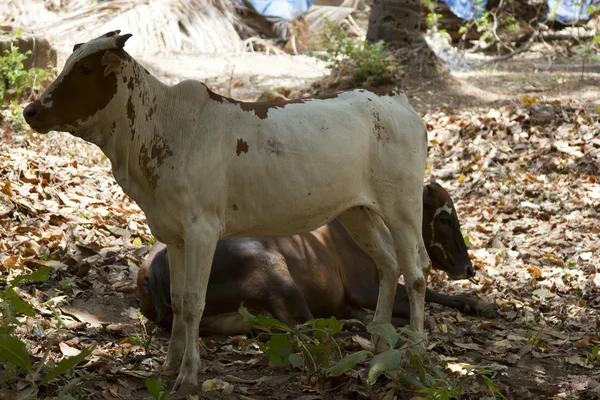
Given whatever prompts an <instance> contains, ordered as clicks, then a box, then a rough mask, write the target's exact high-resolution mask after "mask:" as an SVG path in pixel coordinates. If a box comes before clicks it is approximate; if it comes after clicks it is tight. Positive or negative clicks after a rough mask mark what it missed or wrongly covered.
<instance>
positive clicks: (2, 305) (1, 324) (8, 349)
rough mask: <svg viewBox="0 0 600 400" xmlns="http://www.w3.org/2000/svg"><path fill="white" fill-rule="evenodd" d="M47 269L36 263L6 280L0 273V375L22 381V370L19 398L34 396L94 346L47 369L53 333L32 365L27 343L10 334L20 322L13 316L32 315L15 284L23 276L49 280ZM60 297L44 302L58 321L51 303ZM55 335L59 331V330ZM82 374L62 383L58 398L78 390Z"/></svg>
mask: <svg viewBox="0 0 600 400" xmlns="http://www.w3.org/2000/svg"><path fill="white" fill-rule="evenodd" d="M50 271H52V268H50V267H39V268H38V269H36V270H35V271H33V272H31V273H29V274H21V275H17V276H16V277H13V278H12V279H10V280H9V281H7V279H6V276H5V275H1V276H0V280H3V281H4V282H3V284H4V287H5V288H4V290H3V291H0V310H2V319H0V361H2V362H4V363H5V364H4V376H3V377H2V379H0V383H10V382H11V381H22V380H23V378H22V377H21V375H22V374H21V371H23V372H24V373H25V376H26V377H25V379H24V380H25V381H26V382H27V383H28V384H27V386H26V387H25V389H24V390H23V391H22V392H21V393H20V394H19V396H18V398H20V399H25V398H28V396H35V395H36V393H37V392H38V390H39V388H40V387H41V386H43V385H47V384H49V383H51V382H53V381H54V380H56V379H57V378H58V377H60V376H62V375H64V374H65V373H66V372H68V371H70V370H72V369H73V368H74V367H75V366H76V365H77V364H79V363H80V362H81V361H83V360H85V359H86V358H87V357H88V356H89V355H90V354H91V353H92V350H93V349H94V346H89V347H87V348H85V349H83V350H82V351H81V353H79V354H78V355H76V356H73V357H67V358H64V359H62V360H61V361H60V363H58V365H56V366H54V367H52V368H50V369H45V368H44V367H45V366H46V360H47V359H48V356H49V355H50V351H51V349H52V347H53V343H54V341H55V339H56V336H54V337H53V338H51V339H50V343H48V344H47V346H46V349H47V350H46V352H45V354H44V357H43V358H42V359H41V360H40V361H38V362H37V364H36V365H34V364H32V363H31V358H30V355H29V352H28V350H27V346H26V344H25V343H24V342H23V341H21V340H20V339H19V338H17V337H15V336H14V335H13V334H12V332H13V331H14V329H15V328H16V326H17V325H19V324H20V322H19V320H18V319H17V318H16V317H17V316H18V315H26V316H33V315H35V309H34V307H33V306H32V305H31V304H29V302H27V301H25V300H23V299H22V298H21V297H19V295H18V294H17V291H16V288H17V286H18V285H19V284H20V283H21V282H23V281H25V280H27V281H33V282H45V281H46V280H48V277H49V274H50ZM61 301H64V296H56V297H53V298H51V299H49V300H48V301H47V302H46V303H45V304H47V305H48V306H50V308H51V309H52V310H53V312H54V315H55V317H56V318H57V320H58V323H59V325H60V323H61V322H60V317H59V315H58V313H57V312H56V309H55V307H54V305H56V304H58V303H59V302H61ZM56 335H58V333H57V334H56ZM84 378H85V377H79V378H74V379H71V380H70V381H69V382H67V383H66V384H65V385H63V388H62V390H61V391H60V393H59V396H58V398H59V399H68V398H71V397H70V396H69V394H68V392H71V391H72V390H77V389H78V385H79V383H80V382H81V380H82V379H84Z"/></svg>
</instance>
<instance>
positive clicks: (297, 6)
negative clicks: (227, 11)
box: [240, 0, 312, 21]
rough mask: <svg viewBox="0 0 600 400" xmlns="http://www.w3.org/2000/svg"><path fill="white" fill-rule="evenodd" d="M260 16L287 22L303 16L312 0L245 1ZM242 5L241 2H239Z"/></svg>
mask: <svg viewBox="0 0 600 400" xmlns="http://www.w3.org/2000/svg"><path fill="white" fill-rule="evenodd" d="M247 1H248V3H250V4H252V7H254V9H255V10H256V12H258V13H259V14H260V15H264V16H266V17H279V18H284V19H287V20H289V21H291V20H293V19H294V18H296V17H297V16H299V15H301V14H304V13H305V12H307V11H308V9H309V7H310V6H311V5H312V0H247ZM240 2H241V3H243V1H242V0H240Z"/></svg>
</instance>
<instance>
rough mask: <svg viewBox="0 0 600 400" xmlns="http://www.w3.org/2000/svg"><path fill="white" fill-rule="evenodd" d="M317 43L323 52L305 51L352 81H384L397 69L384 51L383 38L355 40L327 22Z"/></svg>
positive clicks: (334, 71) (397, 66)
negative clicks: (374, 40)
mask: <svg viewBox="0 0 600 400" xmlns="http://www.w3.org/2000/svg"><path fill="white" fill-rule="evenodd" d="M320 45H321V46H322V47H323V48H324V50H325V53H315V52H309V55H311V56H313V57H316V58H318V59H319V60H321V61H325V62H326V63H327V68H328V69H330V70H331V72H332V73H333V74H336V75H339V76H349V77H351V79H352V81H353V82H354V84H356V85H364V84H369V85H378V84H381V83H384V82H385V81H386V80H388V81H389V80H391V77H392V75H393V74H394V73H395V72H397V71H398V70H399V69H400V66H399V64H398V63H397V62H396V61H394V60H393V58H391V57H390V56H389V54H386V53H385V52H384V48H385V42H383V41H379V42H376V43H368V42H366V41H359V40H357V39H355V38H352V37H350V36H349V34H348V32H346V31H345V30H343V29H342V28H341V27H340V26H338V25H333V24H327V28H326V29H325V31H324V32H323V33H322V34H321V38H320Z"/></svg>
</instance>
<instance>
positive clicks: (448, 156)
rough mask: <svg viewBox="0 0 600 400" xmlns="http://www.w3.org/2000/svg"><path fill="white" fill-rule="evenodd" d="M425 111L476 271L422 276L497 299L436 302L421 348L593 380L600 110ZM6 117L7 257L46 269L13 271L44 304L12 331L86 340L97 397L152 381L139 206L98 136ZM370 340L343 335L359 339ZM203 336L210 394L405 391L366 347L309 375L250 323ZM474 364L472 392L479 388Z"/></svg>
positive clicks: (33, 339)
mask: <svg viewBox="0 0 600 400" xmlns="http://www.w3.org/2000/svg"><path fill="white" fill-rule="evenodd" d="M428 111H429V112H427V113H423V118H424V121H425V123H426V126H427V129H428V131H429V140H430V149H429V165H428V170H427V175H428V178H427V179H429V176H434V177H435V178H436V179H437V180H438V181H439V182H440V183H441V184H442V185H443V186H444V187H446V188H447V189H448V190H449V192H450V193H451V195H452V197H453V199H454V201H455V203H456V206H457V210H458V212H459V215H460V218H461V223H462V226H463V230H464V233H465V236H466V238H467V240H468V242H469V243H470V246H471V248H470V253H471V257H472V260H473V263H474V265H475V267H476V270H477V275H476V277H475V278H473V279H471V280H470V281H468V282H467V281H459V282H448V281H447V280H446V278H445V276H444V274H443V273H439V272H434V273H432V276H431V278H430V280H431V286H432V287H433V288H435V289H436V290H439V291H443V292H447V293H452V294H461V295H471V296H477V297H480V298H483V299H485V300H486V301H489V302H492V303H494V304H496V305H497V306H498V308H499V310H500V317H498V318H497V319H494V320H486V319H482V318H478V317H471V316H465V315H462V314H461V313H459V312H457V311H454V310H449V309H446V308H443V307H439V306H434V305H428V306H427V314H426V328H427V331H428V332H429V335H430V340H429V345H428V349H429V351H433V352H436V353H437V354H438V355H439V356H440V357H441V358H442V359H443V360H445V361H446V362H447V363H448V368H449V369H448V371H449V372H450V371H452V372H451V373H453V374H455V375H464V374H466V373H467V372H466V371H467V369H466V368H467V367H468V366H469V365H471V366H477V367H481V368H486V369H487V370H489V371H491V373H492V378H493V380H494V381H495V382H496V383H497V384H498V386H499V388H500V389H501V390H502V391H503V393H505V394H506V396H507V397H508V398H515V399H517V398H518V399H522V398H595V397H597V396H598V395H599V394H600V389H599V388H600V384H599V383H598V382H600V372H598V371H599V369H598V362H597V361H594V359H593V358H592V357H590V354H591V352H592V348H593V347H594V346H598V345H600V333H599V331H600V322H599V317H598V312H597V310H598V307H599V306H600V272H599V271H598V268H599V265H600V263H599V260H600V235H598V234H599V233H600V219H599V218H598V212H599V211H600V182H599V181H598V178H597V177H598V175H599V174H600V139H599V136H598V131H599V130H600V123H599V116H598V110H597V109H594V108H590V107H588V105H587V104H585V103H579V102H578V101H576V100H566V101H565V100H555V99H545V98H541V99H540V98H539V97H538V98H535V99H534V98H530V97H525V96H524V97H523V98H522V99H520V100H519V101H514V100H513V101H500V102H496V103H494V104H493V105H492V106H490V105H486V106H482V105H478V106H474V107H469V108H463V109H457V110H453V109H451V108H450V107H442V108H438V109H436V110H428ZM0 129H1V132H0V133H1V134H2V141H1V142H0V166H1V167H2V174H1V175H0V239H1V240H0V264H1V265H2V272H3V273H4V274H8V275H9V276H13V275H16V274H19V273H23V272H31V271H34V270H36V269H38V268H40V267H49V268H51V273H50V279H49V280H48V281H47V282H45V283H41V284H40V283H36V284H32V283H28V282H23V283H22V284H21V285H20V287H19V290H18V294H19V296H21V297H23V298H27V300H28V301H29V302H30V303H31V304H32V305H33V306H34V307H35V309H36V316H35V317H24V318H21V319H22V320H23V322H25V323H24V324H23V325H21V326H20V327H19V328H17V331H16V333H17V335H18V336H19V337H20V338H21V339H22V340H24V341H25V342H26V343H27V345H28V348H29V350H30V353H31V354H32V355H33V356H34V358H41V357H42V356H43V354H44V352H45V351H46V350H47V347H48V346H52V347H51V348H50V357H49V360H48V363H50V364H58V363H59V362H60V360H61V359H62V358H63V356H72V355H76V354H79V352H81V351H82V350H83V349H84V348H86V347H87V346H89V345H92V344H93V345H95V346H96V347H95V348H94V350H93V352H92V355H91V357H90V358H89V359H88V360H87V361H86V362H85V363H83V364H81V365H79V366H78V367H77V368H76V370H75V374H76V375H77V376H83V375H87V374H93V375H94V378H92V379H90V380H88V381H87V382H85V383H84V384H83V390H84V393H85V394H86V396H88V397H89V398H99V399H100V398H101V399H120V398H140V399H141V398H147V391H146V387H145V383H144V382H145V380H146V379H147V378H150V377H153V376H155V374H156V371H157V369H158V368H159V366H160V364H161V363H162V361H163V360H164V357H165V354H166V348H167V345H168V335H167V334H165V333H153V331H152V325H151V324H149V325H147V324H146V321H145V320H144V318H143V317H141V316H139V315H138V312H137V310H138V309H137V306H138V305H137V300H136V298H135V294H134V290H135V284H134V282H135V278H136V275H137V270H138V266H139V265H140V263H141V260H142V259H143V257H144V256H145V255H146V254H147V252H148V249H149V246H150V244H151V243H152V236H151V233H150V231H149V229H148V227H147V225H146V222H145V218H144V215H143V213H142V212H141V210H140V209H139V208H138V207H137V206H136V205H135V203H133V202H132V201H131V200H130V199H129V198H128V197H127V196H126V195H125V194H124V193H123V192H122V190H121V189H120V187H119V186H118V185H116V183H115V182H114V179H113V177H112V175H111V172H110V162H109V161H108V160H107V159H106V158H105V157H104V156H103V154H102V153H101V152H100V151H99V149H98V148H96V147H95V146H91V145H88V144H86V143H85V142H83V141H81V140H78V139H75V138H72V137H71V136H69V135H67V134H59V133H51V134H49V135H45V136H43V137H41V136H39V135H37V134H32V133H28V134H26V135H21V134H17V133H15V132H13V131H12V129H11V128H10V127H9V126H6V125H2V126H0ZM52 299H54V301H49V300H52ZM55 315H59V316H60V318H61V320H62V322H63V324H64V325H63V326H62V327H60V328H57V327H56V320H55V319H54V316H55ZM56 333H58V336H57V340H56V342H55V343H53V344H52V343H51V342H50V341H49V338H50V337H52V335H54V334H56ZM148 336H151V337H152V339H151V340H149V342H150V343H149V344H148V343H140V342H143V341H144V340H145V341H148ZM134 338H138V339H137V340H136V339H134ZM140 338H141V339H142V340H141V341H140V340H139V339H140ZM363 341H364V340H361V338H357V337H354V338H351V339H348V338H346V339H343V340H341V342H340V344H341V346H342V347H343V348H345V349H346V350H347V351H359V350H361V349H366V350H368V343H363ZM202 343H203V346H202V352H203V353H202V360H203V364H202V367H201V371H200V373H201V374H202V375H201V379H202V380H203V381H204V385H203V386H201V388H200V389H199V395H201V396H202V398H232V397H231V396H237V398H240V399H249V398H252V399H258V398H269V399H271V398H274V399H287V398H289V399H292V398H305V399H313V398H314V399H317V398H335V399H337V398H340V399H341V398H357V399H362V398H385V399H393V398H400V397H399V396H400V393H399V392H397V391H395V390H394V385H393V383H392V382H390V381H388V380H386V379H381V378H380V380H378V381H377V383H376V384H375V385H374V386H372V387H369V386H368V385H366V383H365V382H366V380H367V372H368V369H366V368H364V366H361V365H360V364H359V365H358V366H357V367H356V368H355V369H354V370H352V371H350V372H349V373H347V374H344V375H342V376H340V377H336V378H334V377H331V378H328V379H327V380H325V381H324V382H316V381H314V380H313V379H310V378H308V377H305V376H302V373H301V372H300V371H299V370H297V369H294V370H292V369H286V370H275V369H270V368H268V366H267V364H268V362H267V359H266V358H265V357H264V356H263V355H262V354H261V353H260V352H259V351H258V350H257V348H255V347H252V346H251V347H248V348H242V347H241V343H243V338H237V337H233V338H223V337H208V338H205V339H204V340H203V342H202ZM470 382H471V383H470V384H469V386H468V387H465V388H464V392H463V393H464V395H465V396H467V398H478V399H479V398H489V396H490V395H489V393H488V392H486V391H485V389H484V386H483V385H482V384H481V383H480V382H479V381H477V380H473V381H470ZM201 384H202V381H201ZM395 393H396V394H395ZM5 394H6V395H7V396H9V395H11V393H9V391H7V392H6V393H5ZM88 397H86V398H88ZM7 398H10V397H7ZM42 398H43V396H42ZM46 398H52V394H51V393H48V396H47V397H46Z"/></svg>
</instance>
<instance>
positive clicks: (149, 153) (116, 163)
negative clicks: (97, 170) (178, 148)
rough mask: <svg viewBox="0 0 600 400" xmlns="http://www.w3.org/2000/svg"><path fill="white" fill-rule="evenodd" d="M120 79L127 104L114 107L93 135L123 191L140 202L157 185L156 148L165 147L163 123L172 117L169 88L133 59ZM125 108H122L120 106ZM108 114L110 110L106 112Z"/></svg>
mask: <svg viewBox="0 0 600 400" xmlns="http://www.w3.org/2000/svg"><path fill="white" fill-rule="evenodd" d="M119 79H122V81H121V82H120V90H121V89H125V88H127V89H128V91H127V93H128V96H127V102H126V107H123V106H122V102H115V104H119V103H120V104H119V106H118V107H115V108H118V109H116V110H114V114H113V115H115V116H116V118H114V119H111V120H110V122H106V123H100V124H98V125H97V128H96V131H97V132H94V134H92V135H91V136H92V137H99V138H104V140H103V141H101V142H99V143H96V144H98V145H99V146H100V147H101V149H102V151H103V152H104V153H105V154H106V156H107V157H108V158H109V159H110V161H111V163H112V169H113V174H114V176H115V179H116V180H117V182H118V183H119V185H120V186H121V187H122V188H123V190H124V191H125V193H127V195H129V196H130V197H131V198H133V199H134V200H135V201H137V202H139V201H140V200H141V199H142V198H144V197H148V196H150V195H151V194H152V193H153V190H154V189H155V188H156V178H157V171H156V169H157V168H158V167H157V163H158V162H159V160H157V159H156V151H157V149H160V148H163V147H165V143H164V142H165V140H164V136H163V135H164V134H165V132H166V129H165V126H168V125H169V124H170V123H171V119H172V118H173V115H172V113H170V112H169V110H170V109H171V108H170V107H168V106H167V107H165V105H166V104H168V105H172V99H170V97H171V92H172V90H171V88H170V87H169V86H167V85H165V84H163V83H162V82H160V81H159V80H158V79H156V78H155V77H154V76H152V75H151V74H149V73H148V72H147V71H146V70H145V69H144V68H143V67H142V66H141V65H139V64H137V63H136V62H135V61H134V64H133V66H132V70H131V73H129V74H128V75H127V76H125V77H123V78H121V77H120V78H119ZM123 108H125V109H123ZM109 115H110V114H109Z"/></svg>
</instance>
